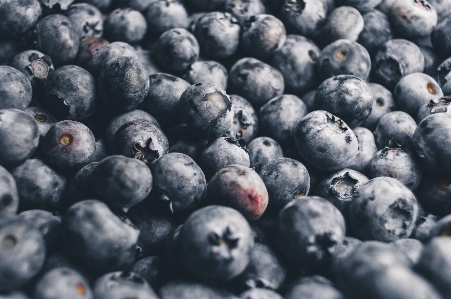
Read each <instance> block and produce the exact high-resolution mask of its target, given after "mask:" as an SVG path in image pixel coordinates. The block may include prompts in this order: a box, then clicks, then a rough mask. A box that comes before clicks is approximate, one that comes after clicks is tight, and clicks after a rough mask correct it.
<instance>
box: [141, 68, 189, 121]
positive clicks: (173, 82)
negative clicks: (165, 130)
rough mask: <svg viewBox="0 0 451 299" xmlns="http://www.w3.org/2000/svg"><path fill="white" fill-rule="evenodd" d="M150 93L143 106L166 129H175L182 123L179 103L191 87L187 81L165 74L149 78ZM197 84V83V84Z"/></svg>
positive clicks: (153, 75)
mask: <svg viewBox="0 0 451 299" xmlns="http://www.w3.org/2000/svg"><path fill="white" fill-rule="evenodd" d="M149 81H150V85H149V91H148V93H147V95H146V97H145V98H144V102H143V105H144V107H146V110H147V111H149V113H151V114H153V115H155V116H156V117H157V118H158V121H159V122H160V123H161V124H162V125H163V126H164V127H174V126H176V125H177V124H179V123H180V122H181V117H180V114H179V102H180V97H181V96H182V94H183V92H184V91H185V90H186V89H187V88H188V87H190V84H189V83H188V82H186V81H185V80H183V79H181V78H179V77H175V76H172V75H169V74H165V73H156V74H152V75H150V76H149ZM196 83H197V82H196Z"/></svg>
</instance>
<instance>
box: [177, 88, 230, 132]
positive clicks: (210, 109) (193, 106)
mask: <svg viewBox="0 0 451 299" xmlns="http://www.w3.org/2000/svg"><path fill="white" fill-rule="evenodd" d="M179 111H180V114H181V115H182V120H183V121H184V122H185V123H186V124H187V126H188V128H189V129H190V130H191V132H192V133H193V134H194V135H197V136H199V137H201V138H203V139H209V140H213V139H216V138H218V137H219V136H221V135H223V134H224V133H226V132H227V131H228V130H229V128H230V126H231V125H232V118H233V112H232V102H231V101H230V97H229V96H228V95H227V94H226V93H225V91H224V90H223V89H222V88H219V87H216V86H213V85H210V84H203V83H197V84H194V85H191V86H190V87H188V88H187V89H186V90H185V91H184V92H183V94H182V96H181V97H180V106H179Z"/></svg>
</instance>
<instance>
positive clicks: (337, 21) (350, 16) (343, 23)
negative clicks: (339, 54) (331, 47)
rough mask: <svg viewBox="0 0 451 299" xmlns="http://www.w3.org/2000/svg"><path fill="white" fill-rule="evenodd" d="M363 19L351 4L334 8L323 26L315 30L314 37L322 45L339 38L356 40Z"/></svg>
mask: <svg viewBox="0 0 451 299" xmlns="http://www.w3.org/2000/svg"><path fill="white" fill-rule="evenodd" d="M363 25H364V20H363V17H362V15H361V14H360V12H359V11H358V10H357V9H355V8H354V7H351V6H340V7H337V8H335V9H334V10H333V11H332V12H331V13H330V14H329V16H328V17H327V20H326V22H325V24H324V26H323V27H322V28H321V29H320V30H318V31H317V32H315V35H316V37H315V39H316V41H317V42H318V44H319V45H321V46H322V47H325V46H327V45H328V44H330V43H332V42H334V41H336V40H339V39H348V40H351V41H356V40H357V39H358V37H359V34H360V33H361V32H362V30H363Z"/></svg>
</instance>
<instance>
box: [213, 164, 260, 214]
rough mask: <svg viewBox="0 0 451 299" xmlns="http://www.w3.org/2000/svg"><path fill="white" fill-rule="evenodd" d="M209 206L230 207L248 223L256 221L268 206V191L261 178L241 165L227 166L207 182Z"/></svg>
mask: <svg viewBox="0 0 451 299" xmlns="http://www.w3.org/2000/svg"><path fill="white" fill-rule="evenodd" d="M206 198H207V199H206V200H207V201H208V203H209V204H218V205H224V206H229V207H232V208H234V209H236V210H238V211H239V212H241V213H242V214H243V215H244V217H246V219H248V220H249V221H254V220H257V219H258V218H259V217H260V216H261V215H262V214H263V212H265V210H266V207H267V206H268V191H267V190H266V186H265V183H264V182H263V180H262V179H261V177H260V176H259V175H258V174H257V173H256V172H255V171H254V170H253V169H251V168H249V167H246V166H243V165H238V164H235V165H228V166H226V167H223V168H221V169H220V170H218V171H217V172H216V173H215V174H214V176H213V177H212V178H211V180H210V181H209V182H208V186H207V189H206Z"/></svg>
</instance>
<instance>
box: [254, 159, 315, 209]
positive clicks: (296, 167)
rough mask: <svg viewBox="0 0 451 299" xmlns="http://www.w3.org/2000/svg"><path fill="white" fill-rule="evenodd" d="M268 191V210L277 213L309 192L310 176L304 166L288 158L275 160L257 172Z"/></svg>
mask: <svg viewBox="0 0 451 299" xmlns="http://www.w3.org/2000/svg"><path fill="white" fill-rule="evenodd" d="M259 175H260V177H261V178H262V180H263V182H264V183H265V185H266V188H267V189H268V194H269V204H268V209H271V210H272V211H275V212H278V211H279V210H280V209H282V208H283V207H284V206H285V205H286V204H288V203H289V202H291V201H292V200H294V199H297V198H299V197H301V196H305V195H307V194H308V193H309V190H310V176H309V173H308V171H307V168H305V166H304V165H303V164H302V163H301V162H299V161H296V160H293V159H290V158H277V159H273V160H271V161H268V163H266V164H264V165H263V166H262V168H261V170H260V172H259Z"/></svg>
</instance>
